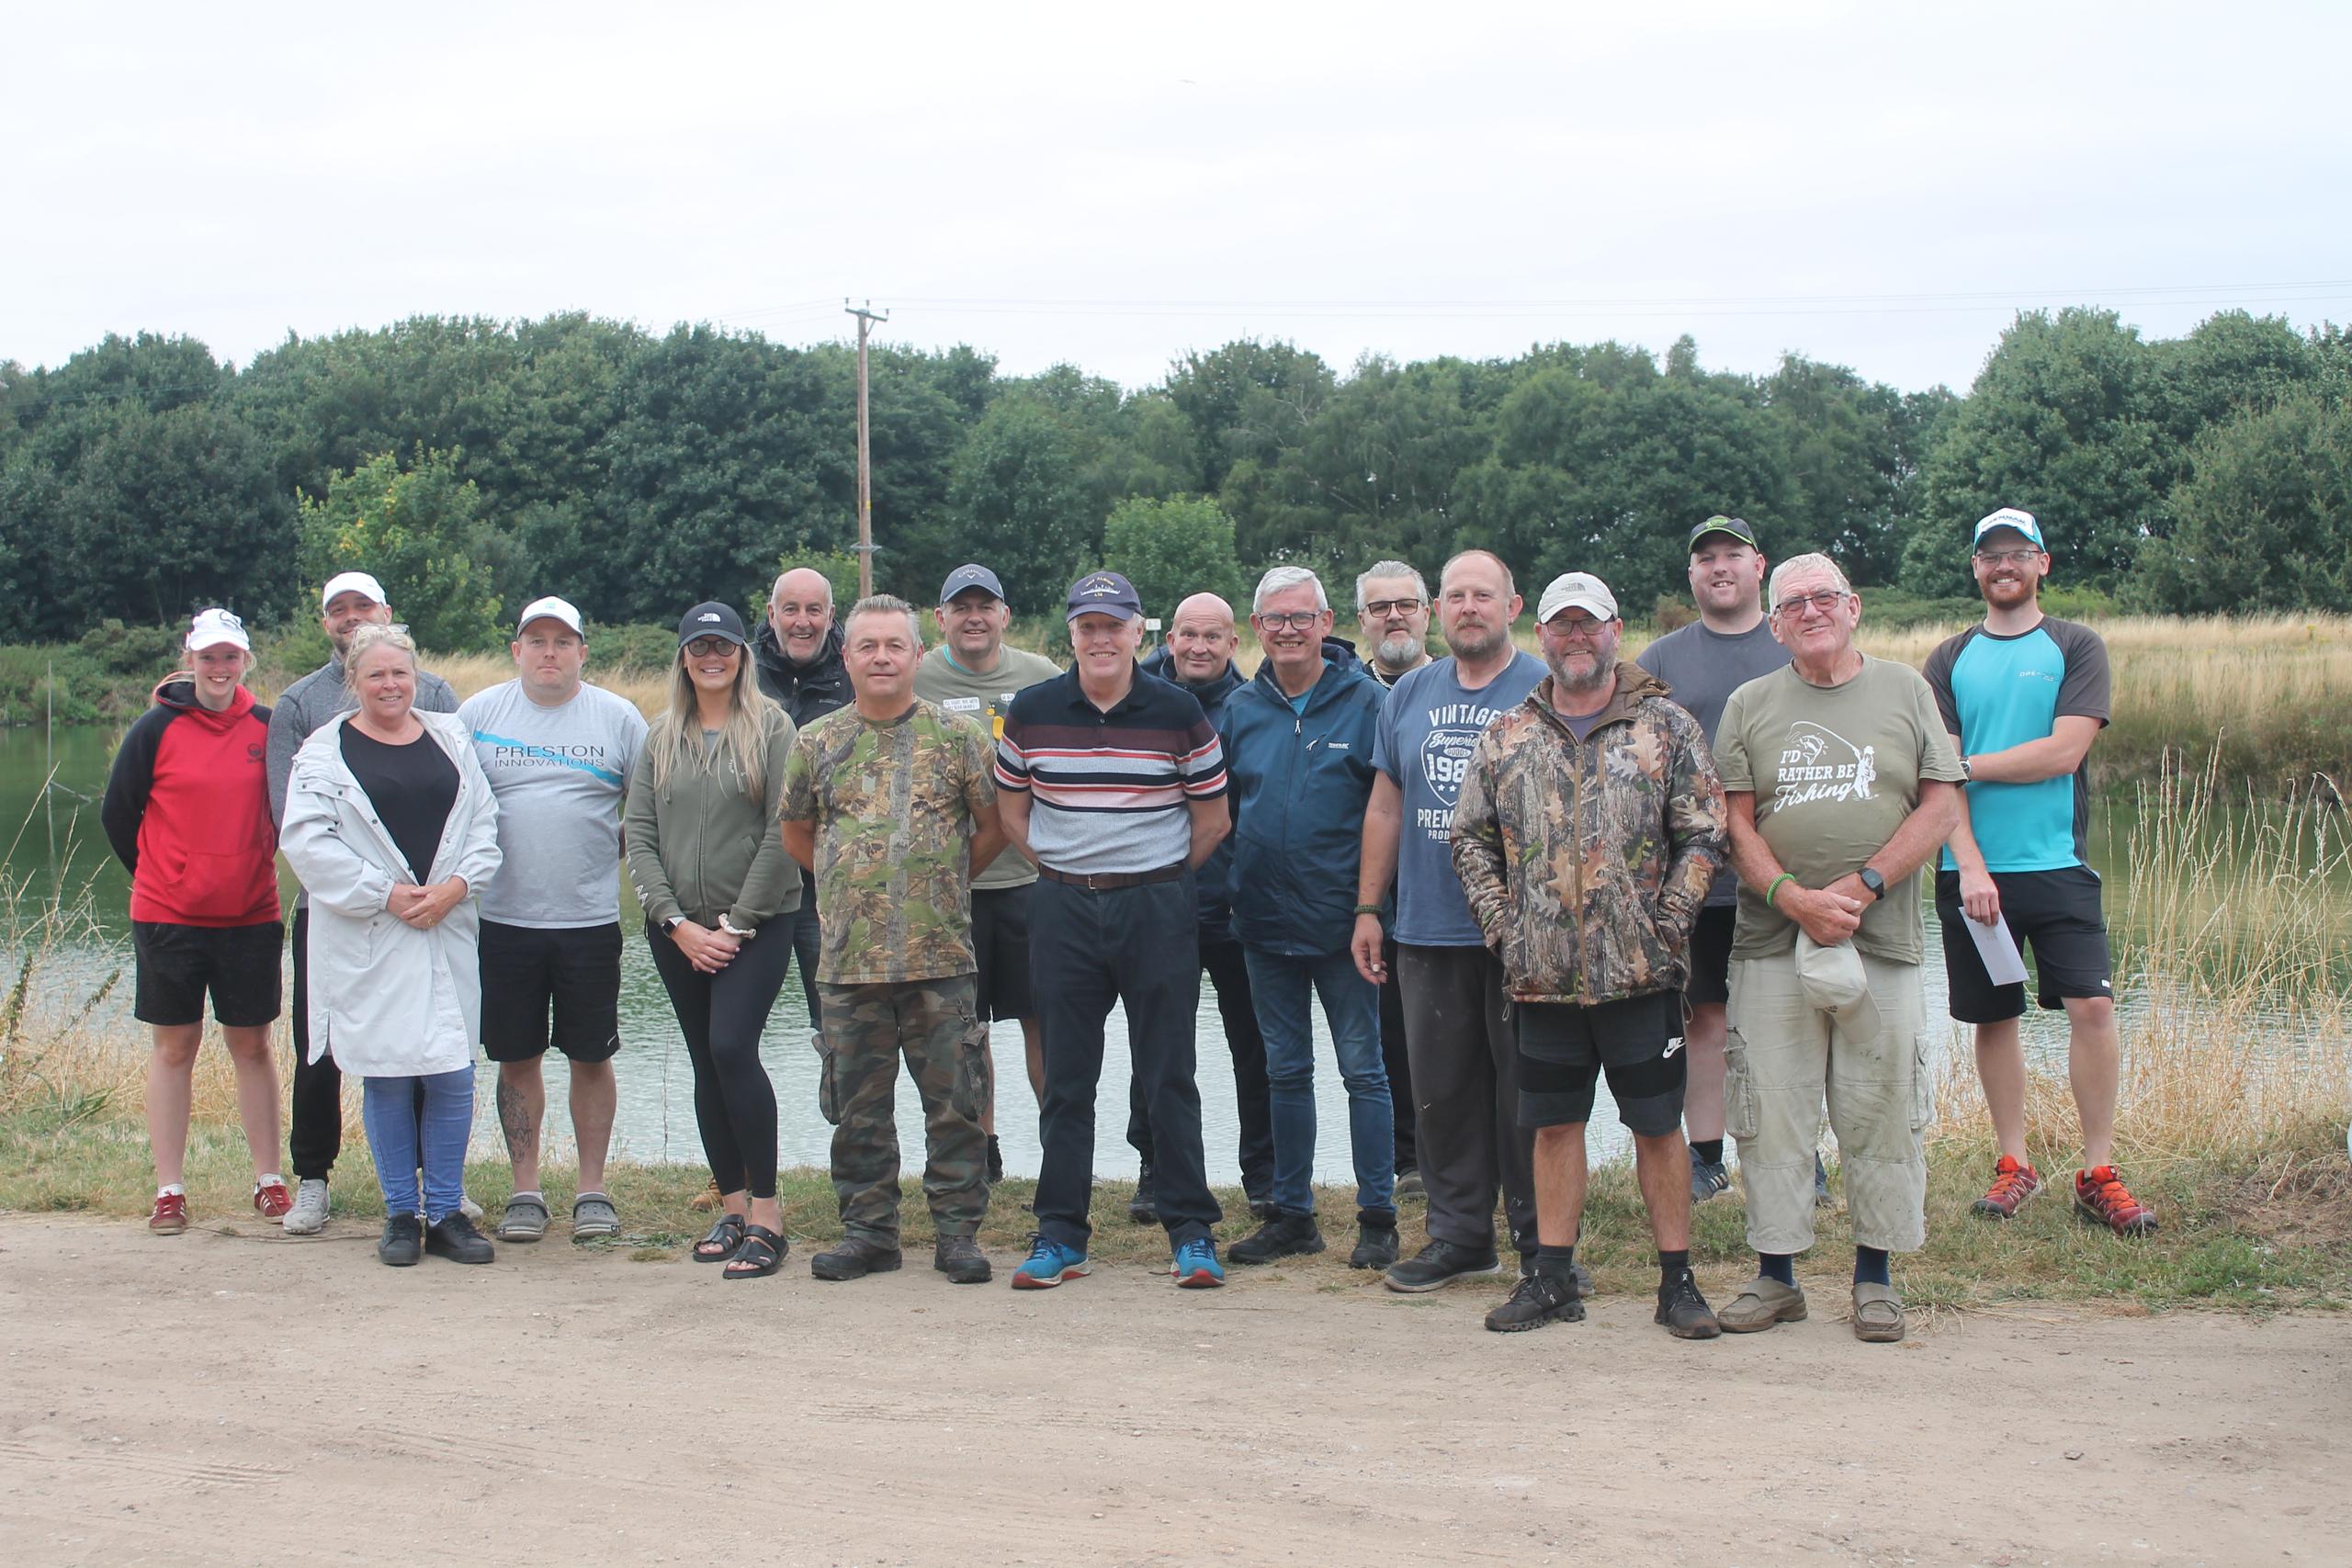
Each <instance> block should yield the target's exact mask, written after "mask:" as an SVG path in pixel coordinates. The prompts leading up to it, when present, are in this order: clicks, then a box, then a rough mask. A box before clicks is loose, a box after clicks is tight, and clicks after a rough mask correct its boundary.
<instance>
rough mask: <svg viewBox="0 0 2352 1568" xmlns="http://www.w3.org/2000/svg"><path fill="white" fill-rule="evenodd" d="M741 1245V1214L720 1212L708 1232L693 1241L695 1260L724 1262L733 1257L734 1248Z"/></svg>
mask: <svg viewBox="0 0 2352 1568" xmlns="http://www.w3.org/2000/svg"><path fill="white" fill-rule="evenodd" d="M742 1245H743V1216H742V1215H741V1214H721V1215H720V1216H719V1217H718V1224H715V1225H713V1226H711V1227H710V1234H709V1235H707V1236H705V1237H703V1238H702V1239H701V1240H700V1241H698V1242H696V1243H695V1262H697V1263H724V1262H726V1261H727V1260H728V1259H729V1258H732V1257H734V1256H735V1249H736V1248H737V1247H741V1246H742Z"/></svg>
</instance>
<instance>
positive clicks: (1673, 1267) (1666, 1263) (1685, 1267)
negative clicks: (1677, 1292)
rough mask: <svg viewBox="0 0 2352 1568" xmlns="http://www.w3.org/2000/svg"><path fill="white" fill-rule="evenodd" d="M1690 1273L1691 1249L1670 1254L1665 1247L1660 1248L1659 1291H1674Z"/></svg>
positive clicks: (1658, 1256)
mask: <svg viewBox="0 0 2352 1568" xmlns="http://www.w3.org/2000/svg"><path fill="white" fill-rule="evenodd" d="M1689 1272H1691V1249H1690V1248H1689V1247H1684V1248H1683V1249H1682V1250H1681V1251H1679V1252H1668V1251H1667V1250H1666V1248H1664V1247H1659V1248H1658V1252H1657V1288H1658V1289H1659V1290H1661V1291H1666V1290H1671V1289H1673V1288H1674V1287H1675V1286H1676V1285H1679V1284H1680V1283H1681V1282H1682V1276H1683V1275H1685V1274H1688V1273H1689Z"/></svg>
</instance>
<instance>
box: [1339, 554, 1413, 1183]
mask: <svg viewBox="0 0 2352 1568" xmlns="http://www.w3.org/2000/svg"><path fill="white" fill-rule="evenodd" d="M1356 626H1357V627H1358V628H1359V629H1360V630H1361V631H1362V632H1363V643H1364V647H1363V657H1364V666H1363V667H1364V669H1365V670H1366V671H1368V672H1369V673H1370V674H1371V676H1372V678H1373V679H1374V680H1375V681H1377V682H1380V683H1381V685H1382V686H1383V687H1394V686H1395V685H1396V684H1397V682H1399V681H1401V680H1403V679H1404V678H1405V677H1406V676H1408V675H1409V674H1411V673H1412V672H1413V671H1416V670H1419V668H1421V666H1423V665H1424V664H1427V663H1428V662H1429V661H1430V585H1429V584H1428V583H1427V582H1425V581H1422V580H1421V574H1420V572H1419V570H1418V569H1416V568H1414V567H1412V566H1410V565H1408V564H1407V563H1406V562H1404V561H1400V560H1384V561H1374V562H1373V563H1372V565H1370V566H1368V567H1366V568H1364V570H1363V573H1362V574H1361V575H1360V576H1358V577H1357V579H1356ZM1380 956H1381V960H1382V962H1383V963H1384V964H1385V965H1386V970H1387V976H1388V977H1387V978H1386V979H1385V980H1383V981H1382V982H1381V983H1380V1065H1381V1066H1382V1067H1384V1068H1385V1069H1386V1071H1387V1073H1388V1110H1389V1114H1390V1116H1391V1117H1392V1119H1393V1120H1394V1122H1395V1130H1396V1139H1397V1199H1398V1201H1403V1200H1405V1199H1407V1198H1419V1197H1421V1196H1423V1195H1424V1194H1423V1192H1422V1190H1421V1156H1420V1146H1419V1142H1418V1141H1417V1137H1416V1134H1415V1133H1414V1123H1413V1067H1412V1063H1411V1062H1410V1061H1409V1060H1408V1058H1407V1056H1406V1054H1405V998H1404V995H1403V993H1401V992H1400V991H1398V990H1397V942H1396V940H1395V939H1394V938H1393V937H1392V938H1390V939H1388V940H1387V941H1385V942H1383V943H1382V945H1381V953H1380Z"/></svg>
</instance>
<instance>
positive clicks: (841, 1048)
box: [818, 975, 990, 1247]
mask: <svg viewBox="0 0 2352 1568" xmlns="http://www.w3.org/2000/svg"><path fill="white" fill-rule="evenodd" d="M818 989H819V990H820V992H821V993H823V1000H824V1007H825V1032H824V1038H823V1041H822V1043H820V1045H819V1047H818V1054H819V1055H820V1056H821V1057H822V1058H823V1062H822V1074H821V1077H820V1079H819V1084H818V1100H819V1109H820V1110H821V1111H823V1112H824V1114H825V1119H826V1120H827V1121H829V1122H832V1123H833V1155H832V1169H833V1193H834V1196H835V1197H836V1198H838V1199H839V1200H840V1201H841V1211H842V1231H843V1232H844V1233H846V1234H847V1235H863V1236H865V1237H866V1238H868V1239H869V1240H873V1241H876V1242H880V1243H883V1244H884V1245H886V1246H889V1247H896V1246H898V1245H899V1124H898V1119H897V1117H896V1115H895V1113H894V1108H895V1102H896V1100H897V1096H898V1087H899V1058H900V1057H901V1056H904V1057H905V1058H906V1063H907V1071H908V1073H909V1074H910V1076H912V1077H913V1078H914V1081H915V1092H916V1093H917V1095H919V1096H920V1097H921V1099H922V1114H923V1151H924V1156H925V1158H924V1164H923V1174H922V1190H923V1197H924V1198H925V1199H926V1200H927V1201H929V1203H930V1205H931V1219H932V1225H933V1230H934V1232H935V1233H936V1234H937V1235H943V1236H947V1235H972V1234H973V1233H974V1232H976V1231H978V1229H979V1228H980V1220H981V1218H982V1216H983V1215H985V1214H986V1213H988V1206H989V1187H988V1139H987V1137H986V1135H985V1134H982V1133H981V1131H980V1115H981V1112H982V1111H984V1110H985V1109H986V1108H987V1104H988V1096H989V1082H990V1073H989V1057H988V1033H987V1032H986V1030H985V1029H983V1028H981V1027H980V1026H979V1024H978V1021H977V1020H976V1018H975V1014H974V1007H975V1000H976V996H977V983H976V979H975V976H970V975H958V976H955V977H954V978H952V979H945V980H907V981H901V982H899V983H897V984H892V985H875V986H831V985H820V986H819V987H818Z"/></svg>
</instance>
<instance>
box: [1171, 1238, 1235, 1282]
mask: <svg viewBox="0 0 2352 1568" xmlns="http://www.w3.org/2000/svg"><path fill="white" fill-rule="evenodd" d="M1168 1271H1169V1272H1170V1274H1173V1275H1175V1276H1176V1283H1177V1284H1178V1285H1180V1286H1182V1288H1183V1289H1185V1290H1188V1291H1211V1290H1215V1289H1216V1287H1217V1286H1219V1285H1222V1284H1224V1283H1225V1265H1224V1264H1222V1263H1219V1262H1218V1261H1217V1260H1216V1242H1214V1241H1211V1240H1210V1239H1209V1238H1208V1237H1207V1236H1197V1237H1195V1238H1194V1239H1193V1240H1191V1241H1187V1242H1180V1243H1178V1244H1177V1247H1176V1261H1175V1262H1174V1263H1173V1264H1171V1265H1170V1267H1169V1269H1168Z"/></svg>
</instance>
